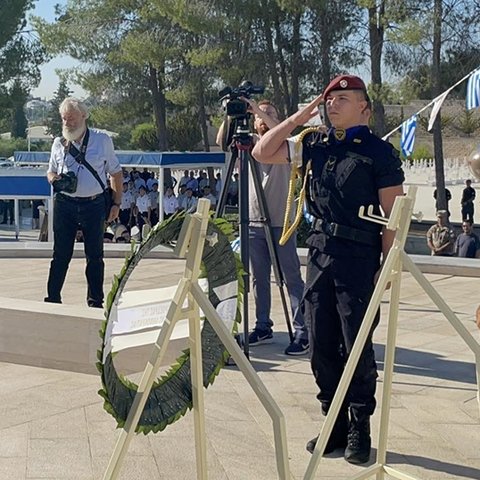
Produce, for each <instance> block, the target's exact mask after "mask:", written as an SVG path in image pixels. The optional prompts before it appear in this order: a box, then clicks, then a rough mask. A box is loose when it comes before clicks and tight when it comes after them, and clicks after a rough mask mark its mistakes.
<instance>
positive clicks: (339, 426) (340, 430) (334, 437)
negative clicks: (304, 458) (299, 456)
mask: <svg viewBox="0 0 480 480" xmlns="http://www.w3.org/2000/svg"><path fill="white" fill-rule="evenodd" d="M347 436H348V413H347V411H345V410H344V411H341V412H340V413H339V414H338V418H337V421H336V422H335V425H334V426H333V430H332V433H331V434H330V438H329V439H328V442H327V446H326V447H325V451H324V452H323V454H324V455H328V454H329V453H332V452H333V451H334V450H336V449H337V448H345V447H346V446H347ZM317 441H318V435H317V436H316V437H315V438H312V439H311V440H310V441H309V442H308V443H307V446H306V448H307V450H308V451H309V452H310V453H312V454H313V451H314V450H315V446H316V445H317Z"/></svg>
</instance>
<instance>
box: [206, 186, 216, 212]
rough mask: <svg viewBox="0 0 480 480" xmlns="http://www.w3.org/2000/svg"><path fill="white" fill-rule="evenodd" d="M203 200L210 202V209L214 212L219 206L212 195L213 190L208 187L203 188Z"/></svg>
mask: <svg viewBox="0 0 480 480" xmlns="http://www.w3.org/2000/svg"><path fill="white" fill-rule="evenodd" d="M203 198H206V199H207V200H210V208H211V209H212V210H213V209H215V206H216V205H217V198H216V197H215V196H214V195H212V192H211V189H210V187H209V186H208V185H207V186H205V187H203Z"/></svg>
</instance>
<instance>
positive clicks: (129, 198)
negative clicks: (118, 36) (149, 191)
mask: <svg viewBox="0 0 480 480" xmlns="http://www.w3.org/2000/svg"><path fill="white" fill-rule="evenodd" d="M134 207H135V196H134V194H133V193H132V191H131V190H129V189H128V181H124V182H123V195H122V202H121V203H120V214H119V218H120V223H121V224H123V225H125V226H126V227H130V226H131V225H132V220H133V208H134Z"/></svg>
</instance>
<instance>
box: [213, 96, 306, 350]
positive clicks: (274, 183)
mask: <svg viewBox="0 0 480 480" xmlns="http://www.w3.org/2000/svg"><path fill="white" fill-rule="evenodd" d="M240 98H241V99H242V100H243V101H244V102H246V103H247V104H248V111H249V112H250V113H252V114H253V118H254V127H255V130H256V132H257V135H255V136H254V142H255V141H257V140H258V139H259V138H260V137H262V136H263V135H264V134H265V133H266V132H268V130H270V129H271V128H273V127H275V126H276V125H277V124H278V123H279V118H278V111H277V109H276V108H275V106H274V105H272V104H271V103H270V102H269V101H268V100H262V101H260V102H259V103H258V104H257V103H256V102H254V101H253V100H251V99H246V98H244V97H240ZM223 136H224V125H223V124H222V126H221V127H220V130H219V132H218V135H217V144H219V145H222V144H223V142H222V141H223V140H224V137H223ZM255 166H256V167H257V169H258V172H259V177H260V181H261V182H262V187H263V190H264V194H265V200H266V205H265V206H266V207H267V211H268V215H269V217H270V224H271V227H272V229H271V231H272V236H273V242H274V244H275V248H276V250H277V253H278V260H279V264H280V268H281V270H282V273H283V276H284V278H285V284H286V287H287V290H288V295H289V298H290V306H291V308H292V313H293V326H294V328H295V339H294V341H293V342H292V343H291V344H290V345H289V346H288V347H287V348H286V350H285V353H286V354H287V355H303V354H306V353H308V350H309V344H308V332H307V328H306V326H305V322H304V320H303V314H302V312H301V310H300V308H299V303H300V300H301V298H302V295H303V288H304V284H303V280H302V277H301V273H300V260H299V258H298V255H297V245H296V238H295V236H292V237H291V238H290V239H289V240H288V242H287V243H286V244H285V245H284V246H280V245H279V243H278V242H279V239H280V236H281V233H282V225H283V220H284V216H285V207H286V202H287V195H288V185H289V179H290V173H291V166H290V165H288V164H285V165H266V164H260V163H256V164H255ZM248 188H249V190H248V192H249V199H248V200H249V202H248V203H249V219H250V224H249V245H250V266H251V273H252V282H253V294H254V298H255V315H256V324H255V329H254V330H253V332H252V333H250V335H249V343H250V345H251V346H252V347H253V346H256V345H260V344H266V343H272V341H273V331H272V327H273V321H272V320H271V318H270V309H271V282H270V272H271V266H272V260H271V258H270V252H269V250H268V243H267V239H266V236H265V227H264V222H263V221H262V220H261V218H262V215H261V212H260V205H259V200H258V197H257V193H256V191H255V185H254V183H253V178H252V175H250V177H249V187H248Z"/></svg>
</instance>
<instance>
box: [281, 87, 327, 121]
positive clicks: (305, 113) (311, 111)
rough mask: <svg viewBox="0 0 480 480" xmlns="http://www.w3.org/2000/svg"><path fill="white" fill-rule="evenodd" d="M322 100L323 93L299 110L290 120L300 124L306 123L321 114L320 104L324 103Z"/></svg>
mask: <svg viewBox="0 0 480 480" xmlns="http://www.w3.org/2000/svg"><path fill="white" fill-rule="evenodd" d="M322 101H323V94H322V95H319V96H318V97H317V98H314V99H313V100H312V101H311V102H310V103H309V104H307V105H305V106H304V107H303V108H301V109H300V110H299V111H298V112H296V113H294V114H293V115H291V116H290V118H289V120H290V121H291V122H293V123H295V125H298V126H302V125H305V124H306V123H307V122H308V121H309V120H310V119H311V118H313V117H316V116H317V115H319V114H320V111H319V110H318V106H319V105H320V104H321V103H322Z"/></svg>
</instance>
